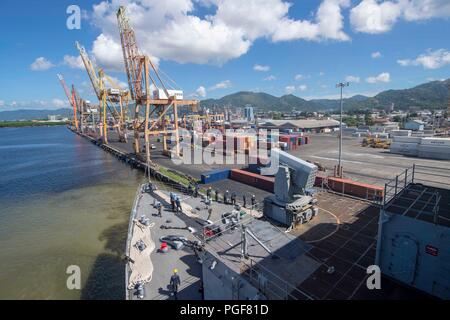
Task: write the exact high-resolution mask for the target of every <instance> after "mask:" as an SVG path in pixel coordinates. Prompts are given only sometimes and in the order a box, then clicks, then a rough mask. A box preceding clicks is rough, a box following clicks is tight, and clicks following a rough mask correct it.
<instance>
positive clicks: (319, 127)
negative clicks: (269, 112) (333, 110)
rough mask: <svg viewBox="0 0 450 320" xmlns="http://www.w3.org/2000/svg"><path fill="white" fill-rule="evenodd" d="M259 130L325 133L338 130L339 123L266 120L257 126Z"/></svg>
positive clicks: (329, 120) (331, 121) (333, 121)
mask: <svg viewBox="0 0 450 320" xmlns="http://www.w3.org/2000/svg"><path fill="white" fill-rule="evenodd" d="M259 127H260V128H264V129H278V130H280V131H281V130H286V129H287V130H292V131H299V132H316V133H320V132H325V131H328V132H329V131H330V130H334V129H336V128H339V121H336V120H333V119H327V120H316V119H304V120H266V121H265V122H264V123H260V124H259Z"/></svg>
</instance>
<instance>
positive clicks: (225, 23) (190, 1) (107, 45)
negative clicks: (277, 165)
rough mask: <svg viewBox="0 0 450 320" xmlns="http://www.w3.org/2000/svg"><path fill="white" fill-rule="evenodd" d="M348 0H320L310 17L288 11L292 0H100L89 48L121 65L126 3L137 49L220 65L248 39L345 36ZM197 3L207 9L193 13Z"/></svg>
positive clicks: (248, 44) (240, 50)
mask: <svg viewBox="0 0 450 320" xmlns="http://www.w3.org/2000/svg"><path fill="white" fill-rule="evenodd" d="M349 4H350V0H323V1H322V3H321V4H320V6H319V8H318V9H317V11H316V12H315V13H314V14H313V17H312V18H311V20H295V19H293V18H291V17H290V16H289V9H290V7H291V6H293V5H294V4H292V3H289V2H286V1H283V0H246V1H241V0H206V1H205V0H202V1H197V0H166V1H159V0H145V1H138V2H134V1H131V0H111V1H102V2H101V3H99V4H97V5H94V6H93V13H92V15H91V17H92V19H93V22H94V24H95V25H96V26H98V27H99V28H100V30H101V34H100V35H99V36H98V37H97V39H96V40H95V42H94V45H93V53H94V55H95V58H96V59H97V61H98V63H99V64H100V65H102V66H103V67H105V66H106V67H112V68H114V69H121V70H123V66H122V62H121V60H122V59H119V57H121V55H122V52H121V50H120V39H119V35H118V31H117V21H116V20H117V18H116V12H117V9H118V6H119V5H126V6H127V8H128V15H129V17H130V22H131V24H132V26H133V27H134V29H135V31H136V36H137V41H138V44H139V47H140V49H141V51H142V52H143V53H145V54H150V55H152V56H155V57H159V58H162V59H165V60H172V61H176V62H179V63H197V64H216V65H222V64H224V63H225V62H227V61H228V60H231V59H235V58H238V57H240V56H242V55H243V54H246V53H247V52H248V50H249V49H250V47H251V46H252V45H253V42H254V41H255V40H257V39H260V38H267V39H270V40H272V41H273V42H278V41H290V40H298V39H304V40H314V41H321V40H327V39H330V40H336V41H347V40H349V37H348V36H347V35H346V34H345V33H344V32H343V27H344V23H343V16H342V13H341V10H342V8H345V7H348V6H349ZM198 6H207V7H208V8H209V10H208V12H209V13H210V14H209V15H206V16H196V15H195V13H196V12H198V10H197V9H198V8H197V7H198Z"/></svg>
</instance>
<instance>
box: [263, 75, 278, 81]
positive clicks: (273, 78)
mask: <svg viewBox="0 0 450 320" xmlns="http://www.w3.org/2000/svg"><path fill="white" fill-rule="evenodd" d="M276 79H277V77H275V76H274V75H272V74H271V75H270V76H268V77H265V78H264V79H263V80H264V81H274V80H276Z"/></svg>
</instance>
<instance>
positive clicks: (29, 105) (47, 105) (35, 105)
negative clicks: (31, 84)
mask: <svg viewBox="0 0 450 320" xmlns="http://www.w3.org/2000/svg"><path fill="white" fill-rule="evenodd" d="M0 102H3V105H1V104H0V107H2V109H3V110H4V111H9V110H20V109H24V110H42V109H60V108H69V107H70V104H69V102H68V101H67V99H58V98H55V99H53V100H51V101H47V100H31V101H26V100H22V101H16V100H13V101H11V102H6V101H0Z"/></svg>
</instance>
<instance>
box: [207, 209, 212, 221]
mask: <svg viewBox="0 0 450 320" xmlns="http://www.w3.org/2000/svg"><path fill="white" fill-rule="evenodd" d="M211 215H212V207H208V218H206V220H209V219H211Z"/></svg>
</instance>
